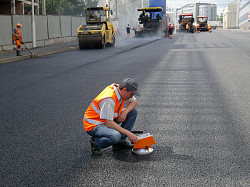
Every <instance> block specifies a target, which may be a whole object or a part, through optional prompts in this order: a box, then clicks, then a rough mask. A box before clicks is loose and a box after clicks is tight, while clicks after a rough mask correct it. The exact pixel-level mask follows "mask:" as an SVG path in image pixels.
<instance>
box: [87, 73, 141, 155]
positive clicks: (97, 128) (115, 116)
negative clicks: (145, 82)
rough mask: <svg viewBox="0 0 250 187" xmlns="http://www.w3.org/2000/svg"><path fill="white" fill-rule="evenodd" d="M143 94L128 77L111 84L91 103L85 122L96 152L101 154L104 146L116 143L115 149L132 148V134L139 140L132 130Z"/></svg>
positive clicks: (135, 139) (133, 141) (93, 150)
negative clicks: (138, 101) (138, 97)
mask: <svg viewBox="0 0 250 187" xmlns="http://www.w3.org/2000/svg"><path fill="white" fill-rule="evenodd" d="M134 95H137V96H140V94H139V92H138V83H137V82H136V81H135V80H134V79H132V78H126V79H124V80H122V81H121V83H120V84H116V83H113V84H111V85H109V86H107V87H106V88H105V89H104V90H103V91H102V92H101V93H100V94H99V95H98V96H97V97H96V98H95V99H94V100H93V101H92V102H91V104H90V105H89V107H88V109H87V111H86V112H85V114H84V118H83V124H84V129H85V131H86V132H87V133H88V134H89V135H90V136H92V137H91V138H90V145H91V152H92V154H97V155H101V154H102V152H101V151H100V150H101V149H104V148H106V147H109V146H111V145H112V147H113V149H132V148H133V145H132V144H130V143H129V142H127V141H126V138H128V139H129V140H130V141H131V142H132V143H136V142H137V141H138V138H137V136H136V135H135V134H133V133H132V132H131V130H132V128H133V126H134V123H135V120H136V117H137V110H136V109H135V107H136V105H137V100H136V98H135V97H134Z"/></svg>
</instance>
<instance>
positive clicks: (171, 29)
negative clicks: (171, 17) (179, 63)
mask: <svg viewBox="0 0 250 187" xmlns="http://www.w3.org/2000/svg"><path fill="white" fill-rule="evenodd" d="M168 38H169V39H172V38H173V28H172V26H171V24H169V25H168Z"/></svg>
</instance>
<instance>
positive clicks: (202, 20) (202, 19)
mask: <svg viewBox="0 0 250 187" xmlns="http://www.w3.org/2000/svg"><path fill="white" fill-rule="evenodd" d="M207 18H208V17H207V16H197V19H196V20H197V24H199V29H200V31H208V25H207Z"/></svg>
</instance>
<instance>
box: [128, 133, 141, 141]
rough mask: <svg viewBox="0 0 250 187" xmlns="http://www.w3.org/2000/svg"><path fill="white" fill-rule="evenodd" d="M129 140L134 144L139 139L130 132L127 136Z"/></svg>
mask: <svg viewBox="0 0 250 187" xmlns="http://www.w3.org/2000/svg"><path fill="white" fill-rule="evenodd" d="M127 137H128V139H129V140H130V141H131V142H132V143H136V142H138V138H137V136H136V135H135V134H133V133H132V132H130V133H129V134H128V135H127Z"/></svg>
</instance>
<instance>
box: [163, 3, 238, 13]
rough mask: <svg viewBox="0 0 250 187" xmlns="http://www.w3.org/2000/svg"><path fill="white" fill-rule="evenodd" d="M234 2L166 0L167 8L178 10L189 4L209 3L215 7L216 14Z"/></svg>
mask: <svg viewBox="0 0 250 187" xmlns="http://www.w3.org/2000/svg"><path fill="white" fill-rule="evenodd" d="M233 1H234V0H166V2H167V6H168V7H169V8H180V7H182V6H185V5H187V4H189V3H211V4H216V5H217V14H218V15H220V13H222V12H223V10H224V8H225V7H226V5H228V4H229V3H231V2H233Z"/></svg>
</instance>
